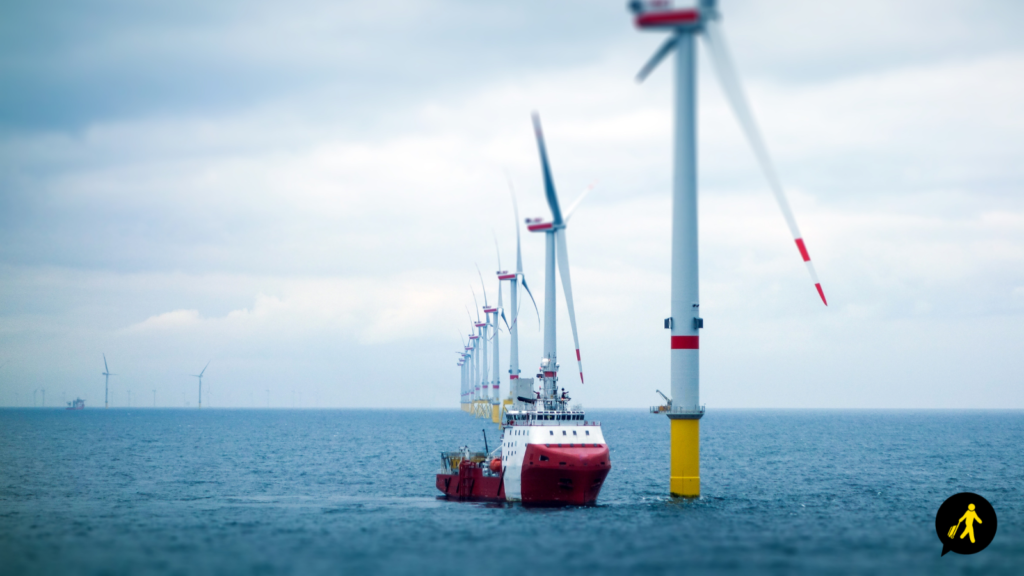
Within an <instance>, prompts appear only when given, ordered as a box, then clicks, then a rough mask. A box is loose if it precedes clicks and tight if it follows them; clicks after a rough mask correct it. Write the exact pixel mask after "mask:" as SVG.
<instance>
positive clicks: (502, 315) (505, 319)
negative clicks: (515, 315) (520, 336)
mask: <svg viewBox="0 0 1024 576" xmlns="http://www.w3.org/2000/svg"><path fill="white" fill-rule="evenodd" d="M501 319H502V320H504V321H505V327H506V328H508V331H509V332H511V331H512V327H511V326H509V324H508V318H505V310H504V309H502V311H501Z"/></svg>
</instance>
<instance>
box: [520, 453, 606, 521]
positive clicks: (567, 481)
mask: <svg viewBox="0 0 1024 576" xmlns="http://www.w3.org/2000/svg"><path fill="white" fill-rule="evenodd" d="M611 469H612V466H611V461H610V459H609V458H608V447H607V446H604V445H602V446H600V447H596V446H593V445H591V446H551V445H549V444H544V445H541V444H530V445H529V446H527V447H526V456H525V458H523V476H522V480H521V482H522V494H523V504H531V505H534V506H591V505H593V504H596V503H597V495H598V494H599V493H600V492H601V486H602V485H604V479H605V477H606V476H608V472H609V471H611Z"/></svg>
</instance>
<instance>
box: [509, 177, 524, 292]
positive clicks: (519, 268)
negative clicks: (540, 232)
mask: <svg viewBox="0 0 1024 576" xmlns="http://www.w3.org/2000/svg"><path fill="white" fill-rule="evenodd" d="M505 178H506V180H507V181H508V191H509V194H511V195H512V213H513V214H514V215H515V222H516V274H522V273H523V248H522V246H521V244H520V241H519V204H518V203H517V202H516V190H515V188H513V187H512V179H511V178H509V177H508V175H507V174H506V175H505Z"/></svg>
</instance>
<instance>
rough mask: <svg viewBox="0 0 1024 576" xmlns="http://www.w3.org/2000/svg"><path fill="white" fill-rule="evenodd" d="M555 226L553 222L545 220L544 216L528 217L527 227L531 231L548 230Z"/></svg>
mask: <svg viewBox="0 0 1024 576" xmlns="http://www.w3.org/2000/svg"><path fill="white" fill-rule="evenodd" d="M554 227H555V224H554V223H553V222H545V221H544V219H543V218H527V219H526V229H527V230H529V231H530V232H547V231H548V230H551V229H552V228H554Z"/></svg>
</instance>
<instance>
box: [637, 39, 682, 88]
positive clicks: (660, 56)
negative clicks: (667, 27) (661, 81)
mask: <svg viewBox="0 0 1024 576" xmlns="http://www.w3.org/2000/svg"><path fill="white" fill-rule="evenodd" d="M677 42H679V36H678V35H677V34H673V35H671V36H669V37H668V40H665V43H664V44H662V45H661V46H660V47H659V48H658V50H657V51H656V52H655V53H654V55H653V56H651V59H650V60H648V61H647V64H644V67H643V68H641V69H640V71H639V72H637V74H636V81H637V82H638V83H639V82H643V81H644V80H646V79H647V76H649V75H650V74H651V72H653V71H654V69H655V68H657V67H658V64H661V61H662V60H664V59H665V56H668V54H669V52H671V51H672V49H673V48H675V47H676V43H677Z"/></svg>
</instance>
